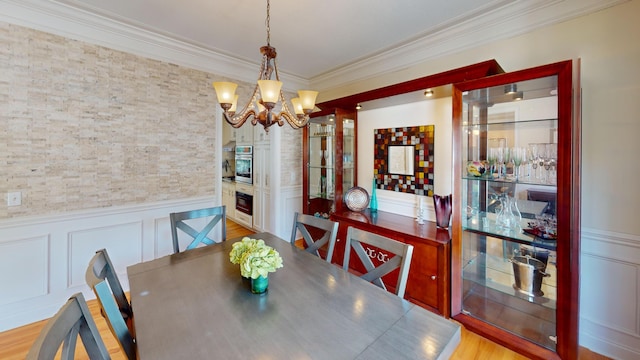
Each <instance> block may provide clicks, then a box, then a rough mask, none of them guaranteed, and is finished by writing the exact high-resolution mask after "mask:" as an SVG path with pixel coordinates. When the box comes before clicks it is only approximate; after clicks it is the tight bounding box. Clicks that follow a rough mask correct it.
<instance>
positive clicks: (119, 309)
mask: <svg viewBox="0 0 640 360" xmlns="http://www.w3.org/2000/svg"><path fill="white" fill-rule="evenodd" d="M85 279H86V281H87V284H88V285H89V286H90V287H91V288H92V289H93V292H94V293H95V294H96V297H97V298H98V302H99V303H100V308H101V312H102V316H104V317H105V318H106V319H107V324H108V325H109V329H111V332H112V333H113V336H115V338H116V339H117V340H118V342H119V344H120V348H121V349H122V351H123V352H124V353H125V354H126V356H127V358H128V359H129V360H133V359H136V358H137V355H136V352H137V350H136V343H135V328H134V325H133V311H132V309H131V305H130V304H129V301H128V300H127V297H126V295H125V293H124V290H122V285H120V280H118V276H117V274H116V272H115V270H114V268H113V264H112V263H111V259H110V258H109V255H108V254H107V251H106V250H105V249H101V250H98V251H96V254H95V255H94V256H93V258H92V259H91V261H90V262H89V266H88V268H87V272H86V274H85Z"/></svg>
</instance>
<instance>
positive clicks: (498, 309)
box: [451, 61, 580, 359]
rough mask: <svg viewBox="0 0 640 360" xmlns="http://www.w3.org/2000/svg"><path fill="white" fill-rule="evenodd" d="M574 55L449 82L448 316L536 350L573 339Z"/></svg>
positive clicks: (537, 354)
mask: <svg viewBox="0 0 640 360" xmlns="http://www.w3.org/2000/svg"><path fill="white" fill-rule="evenodd" d="M572 72H573V67H572V61H564V62H559V63H555V64H550V65H545V66H540V67H536V68H532V69H527V70H522V71H516V72H510V73H504V74H499V75H494V76H488V77H484V78H480V79H476V80H471V81H467V82H462V83H458V84H454V86H453V121H454V124H453V129H454V170H453V174H454V190H453V197H454V201H455V203H454V214H453V225H452V296H451V301H452V302H451V313H452V316H453V317H454V318H455V319H456V320H458V321H460V322H461V323H463V324H464V325H465V326H466V327H467V328H468V329H470V330H472V331H475V332H478V333H480V334H481V335H483V336H485V337H488V338H490V339H492V340H494V341H496V342H498V343H500V344H502V345H505V346H507V347H510V348H512V349H514V350H516V351H517V352H519V353H522V354H525V355H526V356H529V357H531V358H540V359H554V358H561V359H575V358H577V347H578V274H579V263H578V260H579V254H580V252H579V232H580V223H579V219H580V214H579V213H580V195H579V183H580V181H579V171H578V164H579V144H580V139H579V121H578V120H576V118H577V117H574V116H572V113H573V111H572V110H573V109H572V107H573V104H574V102H573V99H572V86H573V84H572V76H573V74H572Z"/></svg>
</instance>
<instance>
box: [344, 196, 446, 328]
mask: <svg viewBox="0 0 640 360" xmlns="http://www.w3.org/2000/svg"><path fill="white" fill-rule="evenodd" d="M331 220H333V221H337V222H338V223H340V226H339V228H338V237H337V240H336V246H335V249H334V253H333V262H334V263H337V264H340V265H342V260H343V258H344V251H345V239H346V235H347V228H348V227H349V226H352V227H355V228H358V229H362V230H366V231H369V232H372V233H376V234H379V235H382V236H386V237H389V238H391V239H394V240H398V241H401V242H404V243H408V244H411V245H413V247H414V249H413V257H412V258H411V267H410V269H409V279H408V281H407V289H406V292H405V298H406V299H407V300H409V301H411V302H413V303H415V304H417V305H420V306H422V307H424V308H426V309H429V310H431V311H433V312H435V313H438V314H440V315H443V316H445V317H449V315H450V312H449V301H450V299H449V294H450V286H451V285H450V259H451V247H450V244H451V233H450V232H449V230H447V229H439V228H438V227H437V226H436V224H435V223H434V222H431V221H425V223H424V224H418V223H417V222H416V221H415V219H414V218H411V217H408V216H404V215H398V214H393V213H389V212H384V211H378V212H375V213H371V212H370V211H369V209H367V210H365V211H362V212H355V211H338V212H336V213H333V214H331ZM375 253H376V252H375V251H372V252H371V254H372V255H370V256H374V257H375ZM374 262H375V260H374ZM350 266H351V267H354V265H353V264H351V265H350ZM354 271H359V269H357V266H356V268H355V269H354ZM386 282H387V281H385V283H386ZM393 285H395V284H393V283H392V286H393Z"/></svg>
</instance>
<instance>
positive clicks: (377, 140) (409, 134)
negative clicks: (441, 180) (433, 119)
mask: <svg viewBox="0 0 640 360" xmlns="http://www.w3.org/2000/svg"><path fill="white" fill-rule="evenodd" d="M434 131H435V126H434V125H423V126H416V127H401V128H391V129H374V132H373V136H374V141H373V143H374V157H373V174H374V178H375V181H376V188H378V189H382V190H391V191H398V192H404V193H408V194H416V195H423V196H433V162H434V152H433V149H434ZM394 145H404V146H407V145H412V146H414V148H415V151H414V166H413V169H414V175H413V176H412V175H399V174H391V173H389V165H388V164H387V163H388V158H389V146H394Z"/></svg>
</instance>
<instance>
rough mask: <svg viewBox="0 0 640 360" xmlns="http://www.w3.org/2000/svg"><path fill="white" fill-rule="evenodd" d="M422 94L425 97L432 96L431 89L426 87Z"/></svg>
mask: <svg viewBox="0 0 640 360" xmlns="http://www.w3.org/2000/svg"><path fill="white" fill-rule="evenodd" d="M424 96H426V97H432V96H433V90H431V89H427V90H425V91H424Z"/></svg>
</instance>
